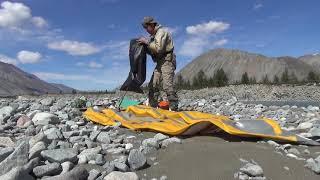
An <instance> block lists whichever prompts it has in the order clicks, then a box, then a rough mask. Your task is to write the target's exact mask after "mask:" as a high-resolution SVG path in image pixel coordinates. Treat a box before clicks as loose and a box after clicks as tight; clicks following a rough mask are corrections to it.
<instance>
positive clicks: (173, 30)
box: [163, 27, 179, 35]
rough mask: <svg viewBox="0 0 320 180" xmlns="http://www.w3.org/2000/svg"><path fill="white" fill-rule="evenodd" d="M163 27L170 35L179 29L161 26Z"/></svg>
mask: <svg viewBox="0 0 320 180" xmlns="http://www.w3.org/2000/svg"><path fill="white" fill-rule="evenodd" d="M163 28H164V29H165V30H166V31H168V32H169V33H170V34H172V35H174V34H176V33H177V32H178V30H179V28H178V27H163Z"/></svg>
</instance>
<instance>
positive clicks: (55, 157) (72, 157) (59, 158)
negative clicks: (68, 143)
mask: <svg viewBox="0 0 320 180" xmlns="http://www.w3.org/2000/svg"><path fill="white" fill-rule="evenodd" d="M77 155H78V152H77V150H75V149H73V148H68V149H53V150H44V151H42V152H41V156H42V157H43V158H44V159H46V160H49V161H51V162H58V163H63V162H66V161H70V162H77V160H78V158H77Z"/></svg>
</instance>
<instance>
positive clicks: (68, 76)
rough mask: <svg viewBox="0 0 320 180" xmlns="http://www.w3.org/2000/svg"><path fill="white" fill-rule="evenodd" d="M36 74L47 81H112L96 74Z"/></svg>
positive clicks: (99, 82) (104, 82)
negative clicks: (99, 77) (100, 77)
mask: <svg viewBox="0 0 320 180" xmlns="http://www.w3.org/2000/svg"><path fill="white" fill-rule="evenodd" d="M33 74H34V75H36V76H37V77H39V78H40V79H42V80H45V81H52V80H53V81H55V80H63V81H85V82H93V83H97V84H109V83H110V81H109V80H108V79H107V80H106V79H97V78H96V77H94V76H90V75H82V74H64V73H51V72H34V73H33Z"/></svg>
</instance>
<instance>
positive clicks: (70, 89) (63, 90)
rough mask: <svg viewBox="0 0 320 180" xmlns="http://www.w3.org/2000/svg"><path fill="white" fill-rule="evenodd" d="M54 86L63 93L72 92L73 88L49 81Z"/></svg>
mask: <svg viewBox="0 0 320 180" xmlns="http://www.w3.org/2000/svg"><path fill="white" fill-rule="evenodd" d="M51 84H52V85H53V86H54V87H57V88H58V89H60V90H61V92H64V93H72V92H73V91H74V90H75V89H73V88H71V87H68V86H66V85H64V84H56V83H51Z"/></svg>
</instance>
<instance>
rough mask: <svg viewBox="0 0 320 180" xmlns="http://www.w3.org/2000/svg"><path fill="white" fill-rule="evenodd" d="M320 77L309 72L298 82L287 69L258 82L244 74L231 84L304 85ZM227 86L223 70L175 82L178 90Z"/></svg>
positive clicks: (202, 73)
mask: <svg viewBox="0 0 320 180" xmlns="http://www.w3.org/2000/svg"><path fill="white" fill-rule="evenodd" d="M319 82H320V75H319V74H317V73H315V72H312V71H311V72H309V73H308V76H307V78H306V79H304V80H302V81H299V80H298V78H297V76H296V75H295V74H294V73H293V72H292V73H289V72H288V69H285V71H284V72H283V73H282V74H281V75H280V76H277V75H275V76H274V77H272V78H270V77H268V75H265V76H264V77H263V79H262V80H261V81H260V82H257V80H256V78H255V77H249V75H248V73H247V72H245V73H243V74H242V76H241V80H240V81H238V82H233V83H232V84H274V85H280V84H305V83H319ZM228 84H229V79H228V76H227V74H226V73H225V72H224V70H223V69H219V70H218V71H217V72H215V73H214V75H213V76H212V77H207V76H206V75H205V73H204V71H203V70H200V71H199V72H198V73H197V74H196V76H194V78H193V79H192V82H190V81H189V80H185V79H184V78H183V77H182V76H181V74H180V75H178V77H177V81H176V87H177V88H178V89H201V88H206V87H222V86H226V85H228Z"/></svg>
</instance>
